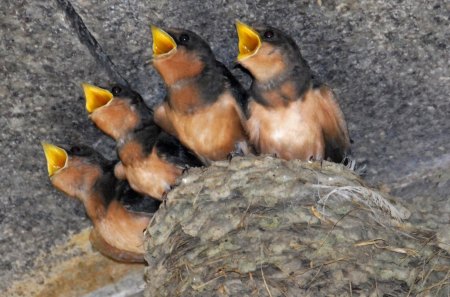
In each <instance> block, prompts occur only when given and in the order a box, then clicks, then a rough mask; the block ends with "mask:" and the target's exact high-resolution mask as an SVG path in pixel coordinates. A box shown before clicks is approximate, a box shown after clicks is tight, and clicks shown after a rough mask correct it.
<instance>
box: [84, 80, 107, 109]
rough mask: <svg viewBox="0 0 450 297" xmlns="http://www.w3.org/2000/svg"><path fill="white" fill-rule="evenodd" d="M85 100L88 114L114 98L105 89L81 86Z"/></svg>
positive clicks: (87, 85)
mask: <svg viewBox="0 0 450 297" xmlns="http://www.w3.org/2000/svg"><path fill="white" fill-rule="evenodd" d="M81 86H82V87H83V91H84V97H85V98H86V109H87V111H88V112H89V113H91V112H93V111H94V110H96V109H97V108H99V107H102V106H104V105H106V104H107V103H108V102H109V101H111V99H112V98H113V97H114V96H113V94H112V93H111V92H110V91H108V90H105V89H102V88H99V87H96V86H93V85H90V84H86V83H84V84H81Z"/></svg>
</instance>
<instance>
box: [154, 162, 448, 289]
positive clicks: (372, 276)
mask: <svg viewBox="0 0 450 297" xmlns="http://www.w3.org/2000/svg"><path fill="white" fill-rule="evenodd" d="M168 199H169V200H168V203H167V207H166V208H164V207H163V208H161V209H160V210H159V211H158V213H157V215H156V216H155V218H154V220H153V221H152V223H151V226H150V228H149V230H148V232H147V240H146V244H147V251H148V252H147V257H146V258H147V260H148V262H149V266H148V268H147V271H146V277H147V284H148V287H147V289H146V296H353V295H354V296H377V295H378V296H447V295H448V294H449V293H450V286H449V282H450V278H449V277H450V275H449V271H450V258H449V253H448V252H447V251H446V250H444V249H441V248H439V247H438V246H437V243H438V241H439V238H437V237H436V234H434V233H433V232H431V231H427V230H423V229H421V228H420V226H411V225H410V224H408V223H407V218H408V216H409V211H408V210H407V209H406V208H404V207H403V206H401V205H400V204H399V203H398V202H396V201H395V200H394V199H393V198H392V197H388V196H387V195H385V194H383V193H380V192H378V191H376V190H374V189H371V188H369V187H367V186H366V185H365V184H364V182H363V181H362V180H361V179H360V178H359V177H358V176H357V175H355V174H354V173H353V172H352V171H349V170H347V169H346V168H344V167H343V166H341V165H339V164H333V163H328V162H323V164H320V163H308V162H299V161H291V162H286V161H282V160H279V159H275V158H271V157H254V158H236V159H233V160H232V161H231V163H228V162H216V163H214V164H213V165H212V166H210V167H208V168H203V169H195V170H191V171H190V172H189V173H188V174H187V175H185V176H183V178H182V181H181V184H180V185H179V186H178V187H177V188H176V189H175V190H174V191H173V192H171V193H170V194H169V196H168Z"/></svg>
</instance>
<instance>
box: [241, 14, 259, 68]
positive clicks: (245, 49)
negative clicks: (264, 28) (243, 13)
mask: <svg viewBox="0 0 450 297" xmlns="http://www.w3.org/2000/svg"><path fill="white" fill-rule="evenodd" d="M236 31H237V33H238V37H239V55H238V61H242V60H244V59H246V58H248V57H251V56H253V55H254V54H256V52H257V51H258V49H259V48H260V47H261V38H260V37H259V34H258V32H256V31H255V29H253V28H252V27H250V26H248V25H246V24H244V23H241V22H239V21H237V22H236Z"/></svg>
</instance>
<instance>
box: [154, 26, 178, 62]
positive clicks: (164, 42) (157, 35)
mask: <svg viewBox="0 0 450 297" xmlns="http://www.w3.org/2000/svg"><path fill="white" fill-rule="evenodd" d="M152 36H153V56H154V57H160V56H162V55H165V54H168V53H170V52H172V51H173V50H175V49H176V48H177V44H176V42H175V40H173V38H172V36H170V35H169V33H167V32H166V31H164V30H163V29H161V28H158V27H156V26H153V25H152Z"/></svg>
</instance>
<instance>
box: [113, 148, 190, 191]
mask: <svg viewBox="0 0 450 297" xmlns="http://www.w3.org/2000/svg"><path fill="white" fill-rule="evenodd" d="M119 155H120V158H121V160H122V162H121V164H120V165H118V166H117V167H116V169H115V173H116V175H118V176H121V177H124V178H126V179H127V180H128V182H129V184H130V186H131V187H132V188H133V190H135V191H137V192H140V193H143V194H146V195H149V196H152V197H154V198H156V199H162V197H163V195H164V193H165V192H166V191H168V190H169V189H170V186H171V185H173V184H175V182H176V179H177V178H178V177H179V176H180V175H181V174H182V169H181V168H179V167H177V166H175V165H174V164H171V163H169V162H166V161H165V160H163V159H161V158H160V157H159V156H158V154H157V152H156V149H155V148H153V150H152V152H151V154H149V155H148V156H144V153H143V151H142V147H141V145H139V144H138V143H137V142H136V141H131V142H129V143H127V144H125V145H124V146H123V147H122V148H121V149H120V152H119Z"/></svg>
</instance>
